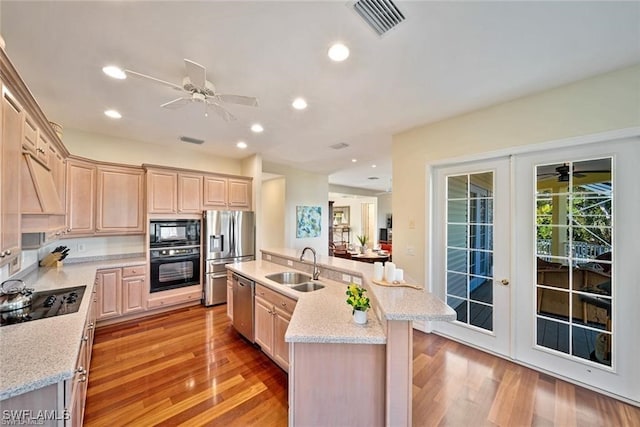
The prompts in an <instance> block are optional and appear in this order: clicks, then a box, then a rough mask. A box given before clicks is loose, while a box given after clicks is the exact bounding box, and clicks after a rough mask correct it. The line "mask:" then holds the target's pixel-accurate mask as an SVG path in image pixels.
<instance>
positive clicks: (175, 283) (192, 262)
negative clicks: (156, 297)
mask: <svg viewBox="0 0 640 427" xmlns="http://www.w3.org/2000/svg"><path fill="white" fill-rule="evenodd" d="M149 248H150V254H149V259H150V264H151V265H150V268H149V282H150V288H149V291H150V292H152V293H153V292H160V291H166V290H169V289H175V288H181V287H184V286H191V285H198V284H200V266H201V265H202V261H201V260H200V221H199V220H185V219H179V220H154V221H151V222H150V224H149Z"/></svg>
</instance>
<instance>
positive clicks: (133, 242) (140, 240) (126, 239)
mask: <svg viewBox="0 0 640 427" xmlns="http://www.w3.org/2000/svg"><path fill="white" fill-rule="evenodd" d="M146 238H147V236H146V235H140V236H110V237H86V238H77V239H61V240H57V241H55V242H52V243H50V244H48V245H46V246H43V247H41V248H39V249H25V250H23V251H22V264H21V268H20V271H18V272H17V273H16V274H14V275H13V276H16V275H20V273H21V272H23V271H25V270H27V269H29V268H31V267H33V266H35V265H37V264H38V261H39V260H41V259H42V258H44V257H45V256H46V255H47V254H49V253H51V252H52V251H53V250H54V249H55V248H56V247H57V246H66V247H68V248H69V249H70V251H69V255H68V257H67V259H65V262H67V263H73V262H84V261H94V260H98V259H109V258H111V257H115V256H122V257H125V258H126V257H128V256H131V257H135V256H144V253H145V239H146ZM9 277H10V276H9V266H6V265H5V266H3V267H2V268H0V282H1V281H4V280H7V279H8V278H9Z"/></svg>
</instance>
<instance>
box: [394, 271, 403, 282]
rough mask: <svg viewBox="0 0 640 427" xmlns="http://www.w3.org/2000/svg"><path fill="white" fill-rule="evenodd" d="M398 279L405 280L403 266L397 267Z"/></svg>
mask: <svg viewBox="0 0 640 427" xmlns="http://www.w3.org/2000/svg"><path fill="white" fill-rule="evenodd" d="M396 281H398V282H404V270H403V269H401V268H396Z"/></svg>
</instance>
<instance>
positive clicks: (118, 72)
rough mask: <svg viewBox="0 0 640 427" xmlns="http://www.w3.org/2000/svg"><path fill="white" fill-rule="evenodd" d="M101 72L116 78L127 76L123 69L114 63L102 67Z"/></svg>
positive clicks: (120, 78)
mask: <svg viewBox="0 0 640 427" xmlns="http://www.w3.org/2000/svg"><path fill="white" fill-rule="evenodd" d="M102 72H103V73H105V74H106V75H107V76H109V77H111V78H114V79H118V80H124V79H126V78H127V74H126V73H125V72H124V70H123V69H122V68H120V67H117V66H115V65H107V66H106V67H102Z"/></svg>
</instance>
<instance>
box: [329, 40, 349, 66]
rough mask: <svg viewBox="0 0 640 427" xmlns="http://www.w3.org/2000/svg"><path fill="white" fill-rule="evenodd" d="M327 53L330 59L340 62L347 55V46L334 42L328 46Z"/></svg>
mask: <svg viewBox="0 0 640 427" xmlns="http://www.w3.org/2000/svg"><path fill="white" fill-rule="evenodd" d="M328 55H329V58H331V60H332V61H336V62H341V61H344V60H345V59H347V58H348V57H349V48H348V47H346V46H345V45H343V44H342V43H336V44H334V45H333V46H331V47H330V48H329V52H328Z"/></svg>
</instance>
